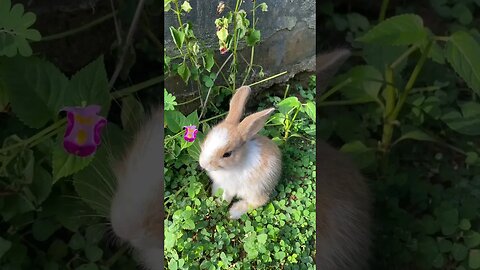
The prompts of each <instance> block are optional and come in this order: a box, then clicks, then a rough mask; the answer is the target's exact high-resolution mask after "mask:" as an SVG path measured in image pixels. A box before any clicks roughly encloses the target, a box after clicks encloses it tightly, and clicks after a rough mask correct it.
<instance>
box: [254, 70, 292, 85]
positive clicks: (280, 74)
mask: <svg viewBox="0 0 480 270" xmlns="http://www.w3.org/2000/svg"><path fill="white" fill-rule="evenodd" d="M287 73H288V71H284V72H280V73H278V74H276V75H273V76H270V77H268V78H266V79H263V80H261V81H258V82H255V83H252V84H250V85H248V87H252V86H254V85H257V84H261V83H264V82H266V81H269V80H272V79H275V78H277V77H280V76H282V75H285V74H287Z"/></svg>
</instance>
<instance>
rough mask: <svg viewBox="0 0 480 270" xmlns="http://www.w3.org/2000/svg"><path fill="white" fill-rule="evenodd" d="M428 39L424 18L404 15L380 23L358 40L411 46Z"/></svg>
mask: <svg viewBox="0 0 480 270" xmlns="http://www.w3.org/2000/svg"><path fill="white" fill-rule="evenodd" d="M426 37H427V32H426V31H425V28H424V27H423V20H422V18H421V17H420V16H418V15H413V14H404V15H398V16H394V17H391V18H389V19H387V20H385V21H383V22H381V23H379V24H378V25H376V26H375V27H373V28H372V29H371V30H370V31H368V32H367V33H366V34H365V35H363V36H362V37H360V38H358V39H357V40H358V41H361V42H368V43H378V44H382V45H410V44H415V43H418V42H422V41H423V40H425V39H426Z"/></svg>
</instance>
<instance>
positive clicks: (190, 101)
mask: <svg viewBox="0 0 480 270" xmlns="http://www.w3.org/2000/svg"><path fill="white" fill-rule="evenodd" d="M199 98H200V97H195V98H193V99H190V100H187V101H185V102H182V103H177V106H182V105H185V104H188V103H192V102H194V101H195V100H197V99H199Z"/></svg>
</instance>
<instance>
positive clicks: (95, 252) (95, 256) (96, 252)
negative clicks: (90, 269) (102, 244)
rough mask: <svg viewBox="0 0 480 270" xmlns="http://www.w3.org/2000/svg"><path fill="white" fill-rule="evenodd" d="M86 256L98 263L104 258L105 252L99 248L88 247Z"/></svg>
mask: <svg viewBox="0 0 480 270" xmlns="http://www.w3.org/2000/svg"><path fill="white" fill-rule="evenodd" d="M85 256H86V257H87V259H88V260H89V261H91V262H96V261H98V260H100V259H101V258H102V257H103V250H102V249H101V248H99V247H97V246H90V245H89V246H86V247H85Z"/></svg>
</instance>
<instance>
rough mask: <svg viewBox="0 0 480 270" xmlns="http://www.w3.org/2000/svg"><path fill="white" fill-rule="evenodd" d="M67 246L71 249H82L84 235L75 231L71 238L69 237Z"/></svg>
mask: <svg viewBox="0 0 480 270" xmlns="http://www.w3.org/2000/svg"><path fill="white" fill-rule="evenodd" d="M68 246H69V247H70V248H71V249H73V250H79V249H83V248H84V247H85V237H83V235H81V234H80V233H75V234H74V235H73V236H72V238H70V241H69V242H68Z"/></svg>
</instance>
